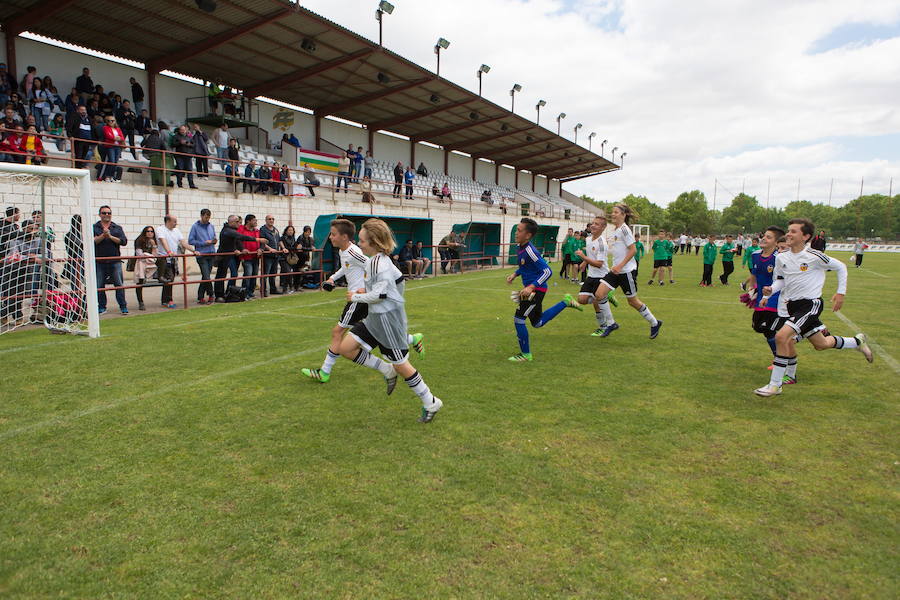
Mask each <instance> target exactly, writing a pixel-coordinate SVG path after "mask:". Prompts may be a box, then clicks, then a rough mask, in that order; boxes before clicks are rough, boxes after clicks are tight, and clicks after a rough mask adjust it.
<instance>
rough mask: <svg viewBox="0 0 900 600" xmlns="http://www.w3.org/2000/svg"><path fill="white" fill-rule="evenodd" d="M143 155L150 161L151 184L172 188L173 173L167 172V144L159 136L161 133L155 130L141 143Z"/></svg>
mask: <svg viewBox="0 0 900 600" xmlns="http://www.w3.org/2000/svg"><path fill="white" fill-rule="evenodd" d="M141 148H143V150H142V151H141V153H142V154H143V155H144V156H145V157H147V160H149V161H150V183H151V184H152V185H158V186H167V187H172V186H173V185H175V184H173V183H172V173H171V171H168V170H166V160H165V155H164V152H163V151H164V150H165V149H166V144H165V142H163V141H162V138H161V137H160V136H159V131H157V130H156V129H153V130H152V131H150V133H149V134H148V135H147V136H145V137H144V139H143V141H141Z"/></svg>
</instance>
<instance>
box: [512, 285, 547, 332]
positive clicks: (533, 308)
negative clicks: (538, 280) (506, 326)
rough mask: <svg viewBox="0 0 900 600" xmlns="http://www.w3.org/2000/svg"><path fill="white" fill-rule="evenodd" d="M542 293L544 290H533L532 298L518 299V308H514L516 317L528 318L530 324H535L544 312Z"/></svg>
mask: <svg viewBox="0 0 900 600" xmlns="http://www.w3.org/2000/svg"><path fill="white" fill-rule="evenodd" d="M544 294H546V292H535V293H534V298H532V299H531V300H523V299H520V300H519V308H517V309H516V318H517V319H528V320H529V321H531V325H532V326H537V323H538V322H539V321H540V320H541V317H542V316H543V314H544V306H543V304H544Z"/></svg>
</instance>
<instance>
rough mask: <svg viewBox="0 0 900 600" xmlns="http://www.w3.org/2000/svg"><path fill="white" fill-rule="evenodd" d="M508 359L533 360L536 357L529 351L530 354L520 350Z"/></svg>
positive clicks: (511, 360) (518, 360) (515, 360)
mask: <svg viewBox="0 0 900 600" xmlns="http://www.w3.org/2000/svg"><path fill="white" fill-rule="evenodd" d="M507 360H509V361H510V362H531V361H533V360H534V357H533V356H532V355H531V352H529V353H528V354H523V353H522V352H519V353H518V354H516V355H515V356H510V357H509V358H508V359H507Z"/></svg>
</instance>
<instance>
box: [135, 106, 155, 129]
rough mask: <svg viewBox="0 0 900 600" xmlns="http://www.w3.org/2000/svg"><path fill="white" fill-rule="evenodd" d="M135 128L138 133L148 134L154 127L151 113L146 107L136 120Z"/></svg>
mask: <svg viewBox="0 0 900 600" xmlns="http://www.w3.org/2000/svg"><path fill="white" fill-rule="evenodd" d="M134 128H135V131H137V132H138V135H147V134H148V133H150V131H151V130H152V129H153V121H151V120H150V115H149V113H148V112H147V109H146V108H145V109H144V110H142V111H141V114H140V115H139V116H138V118H137V119H136V120H135V123H134Z"/></svg>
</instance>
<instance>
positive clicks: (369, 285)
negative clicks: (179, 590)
mask: <svg viewBox="0 0 900 600" xmlns="http://www.w3.org/2000/svg"><path fill="white" fill-rule="evenodd" d="M365 282H366V284H365V288H366V293H365V294H353V298H352V301H353V302H364V303H366V304H368V305H369V314H368V316H367V317H366V318H365V319H364V320H363V323H365V325H366V329H368V331H369V333H371V334H372V335H373V336H374V337H375V339H376V340H378V341H379V342H380V343H381V344H382V345H384V346H385V347H387V348H393V349H401V348H406V347H407V345H408V344H407V337H406V329H407V326H406V302H405V300H404V299H403V291H404V289H405V288H406V284H405V283H404V280H403V273H401V272H400V270H399V269H398V268H397V267H395V266H394V263H393V262H392V261H391V258H390V257H389V256H386V255H384V254H381V253H378V254H376V255H375V256H373V257H371V258H370V259H369V260H368V262H367V263H366V274H365Z"/></svg>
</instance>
